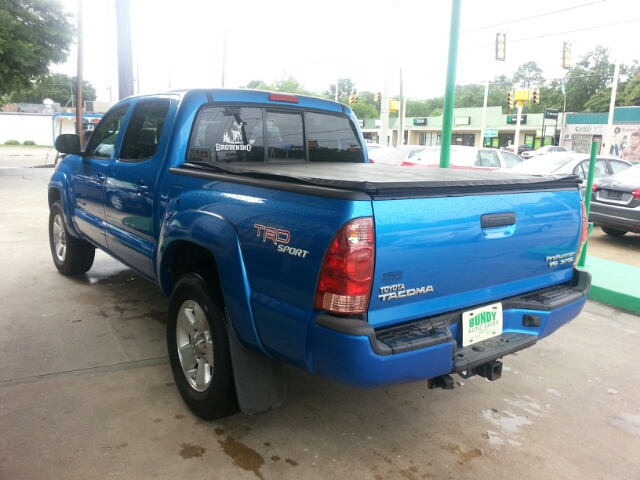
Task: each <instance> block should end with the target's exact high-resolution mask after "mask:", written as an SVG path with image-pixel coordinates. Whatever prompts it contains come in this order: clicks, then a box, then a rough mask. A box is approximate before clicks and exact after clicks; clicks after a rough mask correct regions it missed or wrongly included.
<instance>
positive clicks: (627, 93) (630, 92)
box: [620, 73, 640, 106]
mask: <svg viewBox="0 0 640 480" xmlns="http://www.w3.org/2000/svg"><path fill="white" fill-rule="evenodd" d="M620 100H621V103H622V105H625V106H640V73H638V74H637V75H636V76H635V77H633V78H632V79H631V80H629V81H628V82H627V84H626V85H625V88H624V91H623V92H622V95H621V96H620Z"/></svg>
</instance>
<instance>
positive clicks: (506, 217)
mask: <svg viewBox="0 0 640 480" xmlns="http://www.w3.org/2000/svg"><path fill="white" fill-rule="evenodd" d="M515 223H516V214H515V213H514V212H511V213H491V214H488V215H482V217H480V225H481V226H482V228H495V227H506V226H508V225H515Z"/></svg>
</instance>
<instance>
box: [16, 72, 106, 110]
mask: <svg viewBox="0 0 640 480" xmlns="http://www.w3.org/2000/svg"><path fill="white" fill-rule="evenodd" d="M75 90H76V77H70V76H69V75H64V74H62V73H54V74H53V75H47V76H44V77H40V78H38V79H37V80H36V81H35V82H33V83H32V85H31V88H28V89H23V90H22V91H20V92H15V93H12V94H11V95H10V96H9V101H10V102H12V103H42V100H43V99H45V98H50V99H51V100H53V101H54V102H57V103H59V104H61V105H63V106H66V105H71V104H73V102H74V101H75ZM95 99H96V89H95V87H94V86H93V85H91V83H89V82H88V81H87V80H83V82H82V100H83V101H91V100H95Z"/></svg>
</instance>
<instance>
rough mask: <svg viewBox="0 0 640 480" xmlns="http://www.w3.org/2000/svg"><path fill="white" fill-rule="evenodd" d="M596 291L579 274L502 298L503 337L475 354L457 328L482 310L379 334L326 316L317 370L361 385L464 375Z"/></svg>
mask: <svg viewBox="0 0 640 480" xmlns="http://www.w3.org/2000/svg"><path fill="white" fill-rule="evenodd" d="M590 286H591V275H590V274H589V273H588V272H585V271H581V270H574V275H573V279H572V281H571V282H569V283H566V284H562V285H556V286H553V287H548V288H544V289H541V290H538V291H534V292H530V293H527V294H524V295H518V296H515V297H510V298H505V299H502V300H501V303H502V309H503V333H502V335H501V336H499V337H495V338H492V339H489V340H485V341H484V342H480V343H478V344H477V345H476V346H475V347H474V348H473V349H471V348H470V347H467V348H462V347H460V346H459V345H460V344H461V341H460V340H461V334H460V332H459V330H460V329H459V326H460V323H461V319H462V312H463V311H466V310H470V309H473V308H476V306H473V307H469V308H466V309H464V310H459V311H455V312H449V313H447V314H443V315H438V316H434V317H430V318H424V319H419V320H416V321H412V322H408V323H406V324H403V325H397V326H393V327H386V328H383V329H379V330H374V329H373V327H371V325H369V324H368V323H367V322H365V321H362V320H351V319H344V318H338V317H333V316H330V315H320V316H318V317H317V318H316V322H315V325H314V331H313V339H312V346H311V359H312V364H313V371H314V373H317V374H320V375H324V376H327V377H329V378H332V379H334V380H337V381H340V382H343V383H346V384H349V385H353V386H358V387H376V386H383V385H391V384H395V383H404V382H411V381H416V380H425V379H429V378H434V377H437V376H439V375H444V374H447V373H454V372H457V373H459V372H462V371H466V370H468V369H470V368H473V367H475V366H478V365H481V364H483V363H487V362H490V361H493V360H496V359H498V358H501V357H503V356H505V355H508V354H511V353H514V352H516V351H518V350H522V349H524V348H527V347H529V346H531V345H533V344H534V343H536V342H537V341H538V340H539V339H541V338H544V337H546V336H548V335H550V334H551V333H553V332H554V331H556V330H557V329H558V328H560V327H561V326H563V325H564V324H566V323H568V322H569V321H571V320H572V319H574V318H575V317H577V316H578V315H579V314H580V312H581V310H582V308H583V307H584V304H585V302H586V300H587V296H588V294H589V288H590ZM492 303H494V302H492ZM478 306H481V305H478ZM478 347H480V348H478Z"/></svg>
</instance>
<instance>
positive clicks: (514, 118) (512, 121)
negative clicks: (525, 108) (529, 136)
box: [507, 114, 527, 125]
mask: <svg viewBox="0 0 640 480" xmlns="http://www.w3.org/2000/svg"><path fill="white" fill-rule="evenodd" d="M517 123H518V115H507V124H508V125H516V124H517ZM526 123H527V115H526V114H525V115H520V125H526Z"/></svg>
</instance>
